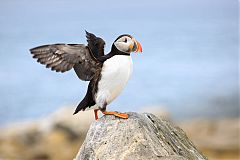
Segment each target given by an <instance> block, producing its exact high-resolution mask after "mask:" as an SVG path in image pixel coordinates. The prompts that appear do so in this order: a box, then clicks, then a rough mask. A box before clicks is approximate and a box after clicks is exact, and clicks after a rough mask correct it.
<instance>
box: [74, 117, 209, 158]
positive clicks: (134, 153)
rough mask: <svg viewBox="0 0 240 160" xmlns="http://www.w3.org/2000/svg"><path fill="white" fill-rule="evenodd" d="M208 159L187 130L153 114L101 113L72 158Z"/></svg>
mask: <svg viewBox="0 0 240 160" xmlns="http://www.w3.org/2000/svg"><path fill="white" fill-rule="evenodd" d="M86 159H88V160H105V159H108V160H116V159H118V160H145V159H148V160H156V159H161V160H183V159H184V160H195V159H207V158H206V157H205V156H203V155H202V154H201V153H200V152H199V151H198V150H197V149H196V147H195V146H194V145H193V144H192V142H191V141H190V140H189V139H188V138H187V136H186V134H185V133H184V132H183V131H182V130H181V129H180V128H178V127H175V126H173V124H171V123H170V122H168V121H166V120H163V119H161V118H160V119H159V118H157V117H156V116H154V115H153V114H147V113H143V114H138V113H129V119H127V120H126V119H119V118H117V117H115V116H110V115H108V116H103V117H102V118H100V119H99V120H98V121H95V122H93V123H92V125H91V127H90V129H89V131H88V133H87V137H86V139H85V141H84V143H83V145H82V147H81V148H80V150H79V152H78V154H77V156H76V159H75V160H86Z"/></svg>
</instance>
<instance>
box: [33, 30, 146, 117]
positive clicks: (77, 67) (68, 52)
mask: <svg viewBox="0 0 240 160" xmlns="http://www.w3.org/2000/svg"><path fill="white" fill-rule="evenodd" d="M86 38H87V42H88V44H87V45H84V44H64V43H58V44H50V45H42V46H38V47H35V48H32V49H30V52H31V54H32V55H33V58H36V59H37V62H39V63H41V64H43V65H45V66H46V67H47V68H51V70H53V71H56V72H66V71H69V70H71V69H72V68H73V69H74V71H75V72H76V74H77V76H78V78H79V79H80V80H83V81H90V82H89V84H88V89H87V93H86V95H85V97H84V98H83V100H82V101H81V102H80V103H79V105H78V106H77V108H76V110H75V112H74V113H73V114H76V113H78V112H79V111H85V110H90V109H93V110H94V115H95V119H98V113H97V112H98V111H99V110H100V111H101V112H102V113H103V114H105V115H115V116H116V117H120V118H125V119H127V118H128V114H127V113H120V112H109V111H106V107H107V105H109V104H110V103H111V102H112V101H113V100H114V99H115V98H116V97H117V96H118V95H119V94H120V93H121V91H122V90H123V88H124V87H125V85H126V84H127V82H128V80H129V78H130V76H131V74H132V59H131V56H130V53H131V52H142V46H141V44H140V43H139V42H138V41H137V40H136V39H134V38H133V37H132V36H131V35H129V34H123V35H120V36H119V37H117V39H116V40H115V41H114V42H113V44H112V47H111V51H110V52H109V53H108V54H106V55H105V54H104V46H105V41H104V40H103V39H102V38H100V37H97V36H95V35H94V34H93V33H89V32H87V31H86Z"/></svg>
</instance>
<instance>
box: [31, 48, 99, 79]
mask: <svg viewBox="0 0 240 160" xmlns="http://www.w3.org/2000/svg"><path fill="white" fill-rule="evenodd" d="M30 52H31V54H33V58H36V59H37V61H38V62H39V63H41V64H43V65H46V67H47V68H51V69H52V70H54V71H57V72H66V71H68V70H70V69H72V68H74V70H75V72H76V73H77V75H78V77H79V78H80V79H81V80H85V81H89V80H91V79H92V78H93V76H94V74H95V73H96V70H98V69H99V68H100V67H101V63H100V62H98V61H97V60H96V58H95V57H94V56H93V55H92V53H91V51H89V48H88V47H87V46H85V45H83V44H52V45H43V46H39V47H36V48H32V49H30Z"/></svg>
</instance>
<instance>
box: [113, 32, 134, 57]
mask: <svg viewBox="0 0 240 160" xmlns="http://www.w3.org/2000/svg"><path fill="white" fill-rule="evenodd" d="M114 45H115V46H116V47H117V49H118V50H119V51H122V52H125V53H130V52H131V48H130V46H131V45H132V46H133V45H134V41H133V40H132V39H131V38H130V37H128V36H123V37H121V38H119V39H118V40H117V41H116V42H114Z"/></svg>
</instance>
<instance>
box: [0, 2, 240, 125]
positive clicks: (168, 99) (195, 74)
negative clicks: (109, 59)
mask: <svg viewBox="0 0 240 160" xmlns="http://www.w3.org/2000/svg"><path fill="white" fill-rule="evenodd" d="M0 24H1V25H0V125H1V124H6V123H10V122H14V121H21V120H26V119H36V118H41V117H44V116H47V115H49V114H50V113H52V112H54V111H55V110H57V109H58V108H60V107H63V106H76V105H77V104H78V103H79V102H80V100H81V99H82V98H83V96H84V95H85V92H86V88H87V82H82V81H80V80H79V79H78V78H77V77H76V75H75V73H74V71H69V72H66V73H64V74H60V73H55V72H52V71H50V70H49V69H46V68H45V67H44V66H42V65H40V64H38V63H37V62H36V61H35V60H34V59H32V57H31V55H30V53H29V49H30V48H33V47H35V46H39V45H43V44H51V43H86V40H85V33H84V30H85V29H86V30H88V31H89V32H93V33H95V34H96V35H97V36H100V37H102V38H103V39H104V40H105V41H106V53H107V52H108V51H109V50H110V47H111V44H112V42H113V41H114V40H115V38H116V37H118V36H119V35H121V34H124V33H128V34H131V35H133V36H134V37H135V38H136V39H137V40H138V41H139V42H141V44H142V47H143V53H142V54H132V58H133V62H134V72H133V75H132V78H131V80H130V81H129V83H128V85H127V87H126V89H125V90H124V91H123V93H122V94H121V96H120V97H118V98H117V99H116V100H115V101H114V102H113V103H112V104H111V105H110V109H112V110H120V111H138V110H140V109H141V108H142V107H145V106H163V107H165V108H166V109H167V110H168V111H169V112H170V113H171V115H172V116H173V118H175V119H185V118H194V117H199V116H208V117H212V116H217V117H218V116H238V113H239V112H238V111H239V110H238V105H239V104H238V90H239V86H238V61H239V57H238V47H239V46H238V45H239V43H238V3H237V1H234V0H220V1H219V0H212V1H208V0H202V1H194V0H182V1H177V0H169V1H157V0H152V1H136V0H132V1H127V0H121V1H117V2H113V1H110V0H102V1H80V0H69V1H67V0H65V1H64V0H51V1H50V0H41V1H31V0H22V1H17V0H11V1H7V0H3V1H1V2H0Z"/></svg>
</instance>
